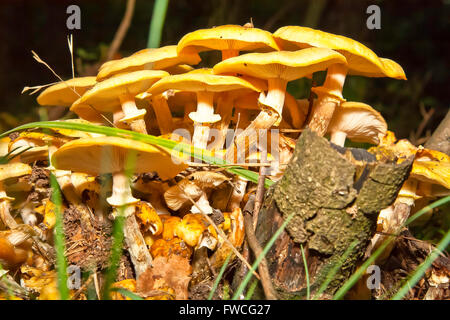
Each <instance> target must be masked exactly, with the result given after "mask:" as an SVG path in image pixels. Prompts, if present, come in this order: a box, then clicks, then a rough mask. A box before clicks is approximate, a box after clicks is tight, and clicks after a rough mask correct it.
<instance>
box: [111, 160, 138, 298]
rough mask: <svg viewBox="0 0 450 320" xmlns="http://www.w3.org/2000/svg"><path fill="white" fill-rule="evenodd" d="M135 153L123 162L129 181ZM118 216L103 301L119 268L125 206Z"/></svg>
mask: <svg viewBox="0 0 450 320" xmlns="http://www.w3.org/2000/svg"><path fill="white" fill-rule="evenodd" d="M136 155H137V154H136V152H128V154H127V157H126V160H125V174H126V176H127V177H128V178H129V179H131V176H132V175H133V172H134V170H133V168H135V165H136V159H137V157H136ZM117 212H118V216H117V217H116V218H115V221H114V227H113V235H112V236H113V243H112V246H111V255H110V260H109V268H108V271H107V273H106V280H105V286H104V289H103V299H106V300H109V299H110V298H111V292H110V291H111V290H112V289H113V288H111V286H112V284H113V283H114V282H115V281H116V277H117V269H118V267H119V261H120V257H121V256H122V246H123V241H124V238H125V236H124V225H125V219H126V217H125V214H124V212H125V206H122V207H120V208H118V210H117Z"/></svg>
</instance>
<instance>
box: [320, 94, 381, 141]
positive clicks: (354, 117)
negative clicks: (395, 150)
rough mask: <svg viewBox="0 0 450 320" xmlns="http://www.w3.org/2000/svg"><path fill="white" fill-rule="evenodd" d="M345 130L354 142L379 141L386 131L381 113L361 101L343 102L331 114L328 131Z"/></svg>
mask: <svg viewBox="0 0 450 320" xmlns="http://www.w3.org/2000/svg"><path fill="white" fill-rule="evenodd" d="M337 131H340V132H345V133H346V134H347V138H348V139H350V140H352V141H355V142H368V143H373V144H378V143H380V139H381V137H383V136H384V135H385V134H386V132H387V124H386V121H385V120H384V118H383V117H382V115H381V114H380V113H379V112H378V111H376V110H375V109H373V108H372V107H371V106H369V105H367V104H365V103H361V102H343V103H341V106H340V108H338V109H337V110H336V111H335V113H334V114H333V118H332V120H331V122H330V125H329V126H328V132H329V133H333V132H337Z"/></svg>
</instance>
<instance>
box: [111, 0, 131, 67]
mask: <svg viewBox="0 0 450 320" xmlns="http://www.w3.org/2000/svg"><path fill="white" fill-rule="evenodd" d="M135 3H136V0H128V1H127V8H126V9H125V15H124V16H123V18H122V21H121V22H120V25H119V29H117V31H116V34H115V35H114V39H113V41H112V42H111V46H110V47H109V49H108V54H107V55H106V59H107V60H108V61H109V60H111V59H112V58H113V57H114V55H115V54H116V52H117V50H119V48H120V45H121V44H122V41H123V39H124V38H125V35H126V34H127V31H128V28H129V27H130V23H131V19H132V18H133V13H134V5H135Z"/></svg>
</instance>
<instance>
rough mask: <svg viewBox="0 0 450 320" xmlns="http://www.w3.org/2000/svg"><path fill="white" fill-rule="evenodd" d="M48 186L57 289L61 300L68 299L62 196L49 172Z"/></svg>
mask: <svg viewBox="0 0 450 320" xmlns="http://www.w3.org/2000/svg"><path fill="white" fill-rule="evenodd" d="M50 186H51V188H52V196H51V201H52V202H53V203H54V205H55V220H56V222H55V250H56V272H57V278H58V290H59V296H60V299H61V300H68V299H69V288H68V287H67V261H66V256H65V247H66V245H65V242H66V241H65V235H64V227H63V214H62V211H61V208H62V196H61V190H60V189H59V185H58V181H57V180H56V177H55V176H54V175H53V174H52V173H51V174H50Z"/></svg>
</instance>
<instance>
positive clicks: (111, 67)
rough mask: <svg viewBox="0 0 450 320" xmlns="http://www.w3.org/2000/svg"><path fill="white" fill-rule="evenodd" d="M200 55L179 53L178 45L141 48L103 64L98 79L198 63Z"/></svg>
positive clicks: (187, 51) (190, 52)
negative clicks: (129, 54)
mask: <svg viewBox="0 0 450 320" xmlns="http://www.w3.org/2000/svg"><path fill="white" fill-rule="evenodd" d="M200 60H201V59H200V56H199V55H198V54H197V52H195V51H192V50H186V51H184V52H183V53H180V54H179V53H177V46H175V45H173V46H165V47H161V48H148V49H143V50H140V51H138V52H136V53H134V54H132V55H131V56H129V57H125V58H123V59H120V60H114V61H108V62H106V63H105V64H103V65H102V66H101V67H100V69H99V71H98V74H97V81H103V80H105V79H106V78H110V77H112V76H114V75H117V74H119V73H128V72H133V71H138V70H146V69H147V70H150V69H153V70H162V69H166V68H169V67H172V66H174V65H177V64H193V65H195V64H198V63H199V62H200Z"/></svg>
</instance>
